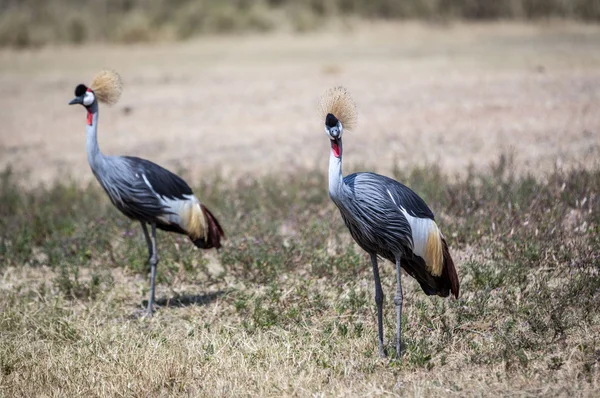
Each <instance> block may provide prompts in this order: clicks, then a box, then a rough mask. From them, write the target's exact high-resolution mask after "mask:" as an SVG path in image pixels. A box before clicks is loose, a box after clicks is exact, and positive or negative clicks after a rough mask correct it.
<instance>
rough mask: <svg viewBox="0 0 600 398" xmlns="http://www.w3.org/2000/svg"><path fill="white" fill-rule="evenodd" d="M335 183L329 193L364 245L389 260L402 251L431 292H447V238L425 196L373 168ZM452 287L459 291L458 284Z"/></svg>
mask: <svg viewBox="0 0 600 398" xmlns="http://www.w3.org/2000/svg"><path fill="white" fill-rule="evenodd" d="M330 181H331V180H330ZM334 188H335V189H333V190H330V197H331V199H332V201H333V202H334V203H335V204H336V206H337V207H338V209H339V210H340V214H341V215H342V219H343V220H344V223H345V224H346V226H347V227H348V230H349V231H350V234H351V235H352V237H353V238H354V240H355V241H356V242H357V243H358V245H359V246H360V247H361V248H362V249H363V250H365V251H366V252H368V253H376V254H377V255H378V256H380V257H382V258H385V259H387V260H389V261H391V262H395V261H396V257H398V256H399V257H400V258H401V261H402V268H404V270H405V271H406V272H407V273H408V274H409V275H411V276H412V277H413V278H415V279H416V280H417V281H418V282H419V284H420V285H421V288H422V289H423V291H424V292H425V293H426V294H427V295H434V294H437V295H439V296H442V297H447V296H448V295H449V292H450V291H451V290H452V286H451V282H450V280H449V278H446V277H445V273H444V269H445V268H446V259H445V256H446V257H448V255H447V254H446V255H445V254H444V253H445V252H447V250H448V249H447V245H446V241H445V239H444V237H443V235H442V234H441V232H440V230H439V228H438V226H437V224H436V222H435V219H434V215H433V213H432V211H431V210H430V209H429V207H428V206H427V204H425V202H424V201H423V199H421V198H420V197H419V196H418V195H417V194H416V193H414V192H413V191H412V190H411V189H410V188H408V187H406V186H405V185H402V184H401V183H399V182H397V181H395V180H393V179H391V178H389V177H386V176H382V175H379V174H375V173H369V172H365V173H355V174H351V175H348V176H346V177H344V178H343V183H342V184H335V183H334ZM332 191H333V192H332ZM448 266H450V265H448ZM452 267H453V264H452ZM454 290H455V291H456V295H457V294H458V287H456V288H455V289H454Z"/></svg>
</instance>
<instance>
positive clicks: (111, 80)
mask: <svg viewBox="0 0 600 398" xmlns="http://www.w3.org/2000/svg"><path fill="white" fill-rule="evenodd" d="M121 91H122V83H121V78H120V76H119V75H118V74H117V73H116V72H114V71H110V70H104V71H101V72H100V73H98V74H97V75H96V76H95V77H94V79H93V81H92V84H91V85H90V87H87V86H85V85H84V84H80V85H78V86H77V87H76V88H75V98H74V99H73V100H72V101H71V102H70V103H69V105H74V104H80V105H83V107H84V108H85V109H86V112H87V122H86V141H87V143H86V146H87V155H88V162H89V164H90V167H91V168H92V172H93V173H94V175H95V176H96V179H97V180H98V182H99V183H100V185H101V186H102V188H104V191H106V193H107V194H108V197H109V198H110V200H111V202H112V203H113V205H115V207H116V208H117V209H119V210H120V211H121V212H122V213H123V214H125V215H126V216H127V217H129V218H130V219H132V220H137V221H139V222H140V223H141V225H142V230H143V231H144V237H145V238H146V244H147V245H148V253H149V263H150V269H151V276H150V278H151V279H150V298H149V300H148V307H147V315H148V316H150V317H151V316H152V312H153V308H154V291H155V279H156V266H157V264H158V250H157V246H156V228H159V229H162V230H165V231H170V232H176V233H179V234H184V235H187V236H189V238H190V240H191V241H192V242H193V243H194V245H196V246H197V247H199V248H201V249H210V248H213V247H214V248H217V249H218V248H219V247H221V238H224V236H225V235H224V233H223V229H222V228H221V226H220V224H219V222H218V221H217V219H216V218H215V216H213V215H212V213H211V212H210V211H209V210H208V209H207V208H206V207H205V206H204V205H203V204H202V203H201V202H200V201H199V200H198V198H197V197H196V196H195V195H194V193H193V192H192V190H191V188H190V187H189V186H188V184H187V183H186V182H185V181H184V180H183V179H181V178H180V177H178V176H177V175H175V174H173V173H171V172H170V171H168V170H166V169H164V168H162V167H161V166H159V165H157V164H155V163H152V162H150V161H148V160H145V159H140V158H138V157H133V156H105V155H104V154H102V152H100V148H99V147H98V139H97V132H98V102H103V103H106V104H108V105H113V104H115V103H116V102H117V101H118V99H119V97H120V95H121ZM147 224H150V227H151V229H152V231H151V232H152V234H151V235H150V234H149V233H148V227H147Z"/></svg>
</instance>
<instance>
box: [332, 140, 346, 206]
mask: <svg viewBox="0 0 600 398" xmlns="http://www.w3.org/2000/svg"><path fill="white" fill-rule="evenodd" d="M338 142H339V147H340V150H339V151H340V157H336V156H335V155H334V152H333V148H331V149H330V150H329V196H330V197H331V198H333V199H335V198H338V197H339V196H340V194H341V192H342V190H343V189H344V177H343V176H342V139H341V138H340V139H339V141H338Z"/></svg>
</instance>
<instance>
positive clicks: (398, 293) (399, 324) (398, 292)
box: [394, 257, 402, 358]
mask: <svg viewBox="0 0 600 398" xmlns="http://www.w3.org/2000/svg"><path fill="white" fill-rule="evenodd" d="M401 275H402V273H401V272H400V257H396V281H397V282H398V287H397V289H396V296H395V297H394V304H396V316H397V318H398V319H397V320H396V356H397V358H400V353H401V351H400V335H401V333H402V283H401V281H400V279H401Z"/></svg>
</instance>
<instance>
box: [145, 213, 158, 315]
mask: <svg viewBox="0 0 600 398" xmlns="http://www.w3.org/2000/svg"><path fill="white" fill-rule="evenodd" d="M151 227H152V237H150V235H149V234H148V228H146V224H145V223H143V222H142V229H143V230H144V236H145V237H146V243H147V244H148V252H149V254H150V259H149V261H150V272H151V274H150V298H149V299H148V309H147V310H146V313H147V315H148V317H152V311H153V309H154V284H155V281H156V265H157V264H158V252H157V250H156V224H151Z"/></svg>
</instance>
